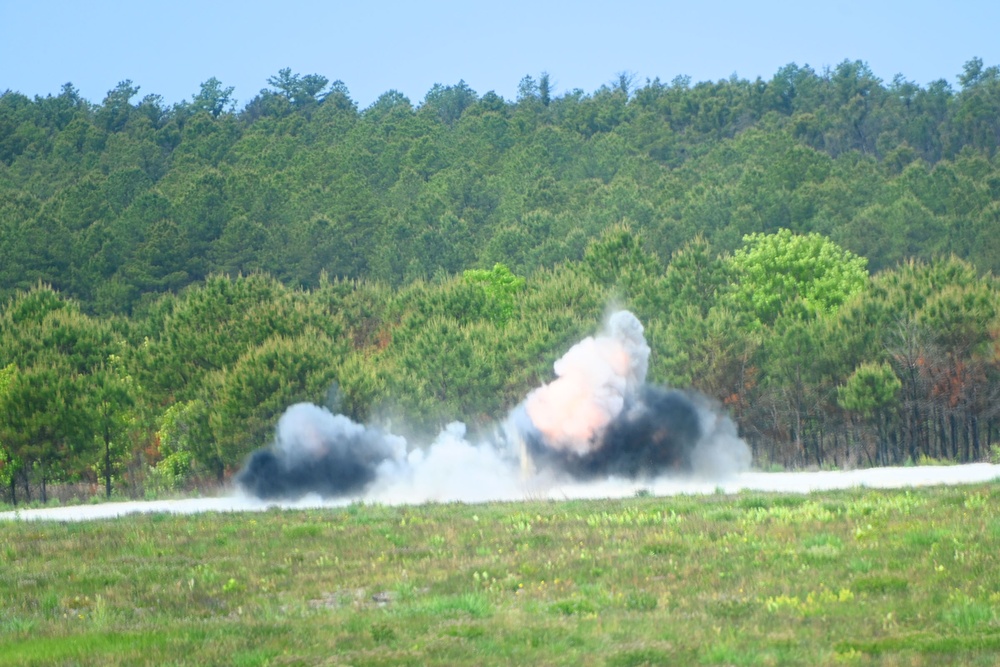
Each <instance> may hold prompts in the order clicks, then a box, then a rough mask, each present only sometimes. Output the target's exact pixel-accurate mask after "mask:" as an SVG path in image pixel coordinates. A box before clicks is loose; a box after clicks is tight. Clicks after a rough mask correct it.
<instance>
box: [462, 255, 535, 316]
mask: <svg viewBox="0 0 1000 667" xmlns="http://www.w3.org/2000/svg"><path fill="white" fill-rule="evenodd" d="M463 276H464V278H465V282H467V283H469V284H471V285H477V286H478V287H480V288H481V289H482V290H483V292H484V293H485V294H486V301H487V304H488V308H489V311H490V315H489V317H490V319H491V320H492V321H493V323H494V324H497V325H498V326H501V327H502V326H503V325H504V324H506V323H507V322H508V321H509V320H510V318H511V317H513V316H514V310H515V306H516V304H517V295H518V293H519V292H521V291H522V290H524V285H525V281H524V278H521V277H520V276H515V275H514V274H513V273H511V271H510V269H509V268H507V267H506V266H505V265H504V264H500V263H499V262H498V263H496V264H494V265H493V268H492V269H491V270H489V271H487V270H485V269H469V270H467V271H465V273H464V274H463Z"/></svg>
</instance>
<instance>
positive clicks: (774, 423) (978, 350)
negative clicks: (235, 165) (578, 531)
mask: <svg viewBox="0 0 1000 667" xmlns="http://www.w3.org/2000/svg"><path fill="white" fill-rule="evenodd" d="M612 303H615V304H619V305H621V306H625V307H628V308H630V309H631V310H633V311H634V312H635V313H636V314H637V315H638V316H639V317H640V319H642V321H643V322H644V323H645V325H646V333H647V338H648V340H649V342H650V345H651V347H652V359H651V363H652V365H651V368H650V373H649V379H650V381H652V382H655V383H660V384H669V385H672V386H677V387H682V388H690V389H694V390H698V391H700V392H703V393H704V394H706V395H707V396H709V397H710V398H711V399H713V400H715V401H716V402H717V403H718V404H719V406H720V409H722V410H726V411H728V412H730V413H731V414H732V415H733V416H734V417H735V419H736V420H737V422H738V423H739V425H740V429H741V433H742V435H743V436H744V438H745V439H746V440H747V441H748V442H749V443H750V445H751V446H752V449H753V453H754V459H755V462H756V464H757V465H759V466H762V467H767V466H770V465H782V466H804V465H819V466H828V465H836V466H867V465H886V464H904V463H907V462H920V461H922V460H925V459H928V458H930V459H948V460H953V461H974V460H982V459H984V458H986V457H989V456H995V455H996V453H997V452H996V449H995V448H996V447H997V446H998V437H1000V421H998V414H997V413H998V411H1000V409H998V408H1000V284H998V282H997V280H996V279H995V278H993V277H992V276H991V275H989V274H985V275H984V274H982V273H981V272H979V271H977V270H976V269H975V268H974V267H973V266H972V265H971V264H969V263H967V262H965V261H963V260H960V259H958V258H955V257H949V258H940V259H936V260H933V261H931V262H922V261H916V260H914V261H909V262H906V263H904V264H902V265H901V266H899V267H897V268H894V269H890V270H887V271H883V272H881V273H879V274H877V275H876V276H875V277H873V278H872V277H869V274H868V271H867V267H866V260H865V259H864V258H862V257H858V256H856V255H854V254H853V253H851V252H850V251H847V250H844V249H842V248H840V247H839V246H837V245H836V244H834V243H833V242H831V241H830V240H829V239H827V238H825V237H823V236H820V235H818V234H811V235H798V234H793V233H792V232H790V231H788V230H782V231H779V232H777V233H774V234H769V235H765V234H756V235H749V236H747V237H746V238H745V239H744V241H743V243H742V245H741V247H740V248H738V249H737V250H736V251H735V252H733V253H718V252H717V251H715V250H714V249H712V248H711V246H710V245H709V243H708V242H707V241H705V240H704V239H703V238H701V237H698V238H696V239H694V240H693V241H691V242H689V243H687V244H685V245H684V246H683V247H682V248H680V249H679V250H678V251H676V252H675V253H674V254H673V255H672V256H671V258H669V260H668V261H666V262H664V261H663V260H662V259H661V258H660V257H659V256H658V255H657V254H656V253H655V252H653V251H652V250H650V249H649V248H648V247H646V246H645V245H644V243H643V239H642V238H641V236H639V235H638V234H636V233H635V232H634V231H632V230H631V229H629V228H628V227H625V226H621V225H615V226H612V227H611V228H609V229H608V230H606V231H605V233H604V234H602V236H601V237H599V238H598V239H595V240H593V241H591V242H590V243H589V244H588V246H587V248H586V249H585V251H584V253H583V258H582V259H581V260H580V261H577V262H568V263H564V264H561V265H559V266H557V267H555V268H554V269H543V270H539V271H537V272H536V273H535V274H534V275H532V276H531V277H529V278H524V277H519V276H517V275H516V274H513V273H512V272H511V271H510V270H509V269H508V268H507V267H506V266H504V265H502V264H497V265H495V266H494V267H493V268H492V269H489V270H468V271H465V272H463V273H462V274H458V275H455V276H448V277H443V278H441V279H440V280H435V281H423V280H416V281H414V282H412V283H410V284H408V285H406V286H404V287H400V288H393V287H390V286H387V285H385V284H384V283H378V282H372V281H343V280H331V279H329V278H327V277H326V276H325V274H323V275H321V276H320V279H319V281H318V285H317V286H316V287H314V288H311V289H304V288H298V287H288V286H285V285H284V284H283V283H281V282H280V281H278V280H276V279H275V278H273V277H271V276H267V275H264V274H253V275H249V276H241V277H225V276H211V277H209V278H208V279H207V280H206V281H204V282H203V283H201V284H198V285H194V286H191V287H189V288H187V289H185V290H184V291H182V292H181V293H180V294H177V295H174V294H168V295H165V296H162V297H160V298H158V299H157V300H155V301H152V302H150V303H149V304H148V305H147V307H146V308H145V309H144V311H143V313H142V315H141V316H140V315H136V316H132V317H122V316H107V317H94V316H90V315H87V314H86V313H83V312H82V310H81V308H80V305H79V303H78V302H76V301H74V300H72V299H69V298H66V297H64V296H63V295H60V294H59V293H58V292H56V291H54V290H52V289H51V288H50V287H48V286H44V285H39V286H36V287H35V288H33V289H31V290H29V291H27V292H22V293H19V294H18V295H16V296H15V297H14V298H13V299H12V300H11V301H10V302H9V303H8V304H7V305H6V307H5V308H4V309H3V311H2V313H0V359H2V360H4V362H3V365H2V366H0V368H2V370H0V482H2V485H3V494H4V495H5V496H6V497H7V499H8V500H17V499H20V500H24V499H26V498H29V497H35V498H38V497H39V496H41V497H42V498H43V499H44V497H45V495H46V493H47V488H48V487H50V486H51V485H52V484H53V483H59V484H67V483H84V484H91V485H94V486H93V488H94V489H96V488H97V485H98V484H100V488H101V489H102V490H103V491H104V492H106V493H108V494H110V493H111V491H112V490H113V489H119V490H120V491H121V492H123V493H127V494H131V495H136V494H141V493H142V492H143V491H145V492H155V491H157V490H159V491H162V490H169V489H176V488H181V487H184V486H185V485H188V484H192V483H197V482H198V480H202V481H205V480H208V481H211V482H213V483H214V482H218V481H224V480H226V479H227V478H228V476H229V475H230V474H232V473H233V472H234V471H235V470H236V469H238V467H239V466H240V464H241V463H242V461H243V460H244V459H245V457H246V456H247V455H248V454H249V453H250V452H251V451H253V450H254V449H257V448H259V447H261V446H264V445H266V444H268V443H269V442H270V441H271V438H272V437H273V429H274V425H275V423H276V421H277V418H278V416H280V414H281V412H282V411H283V410H284V409H285V408H286V407H287V406H288V405H290V404H292V403H295V402H298V401H305V400H308V401H312V402H315V403H317V404H321V405H326V406H328V407H329V408H330V409H331V410H334V411H338V412H341V413H344V414H347V415H348V416H350V417H352V418H354V419H355V420H359V421H367V422H375V423H380V424H383V425H387V426H388V427H389V428H391V429H392V430H393V431H394V432H397V433H401V434H404V435H407V436H411V437H415V438H417V440H418V441H419V440H420V438H429V437H433V435H434V433H436V432H437V431H438V430H439V429H440V428H441V427H443V426H444V425H445V424H447V423H448V422H450V421H453V420H455V419H462V420H464V421H466V422H467V423H468V424H469V426H470V427H471V431H472V432H473V433H475V432H477V431H481V432H488V431H489V430H490V429H491V428H492V427H493V426H494V425H495V424H496V420H498V419H500V418H502V417H503V416H504V415H505V414H506V413H507V411H509V410H510V409H511V408H513V407H514V406H515V405H516V404H517V403H518V402H520V401H521V400H522V399H523V397H524V396H525V395H526V394H527V393H528V391H530V390H531V389H532V388H534V387H535V386H538V385H539V384H540V383H542V382H546V381H549V380H550V379H551V378H552V363H553V361H554V360H555V359H557V358H558V357H559V356H561V355H562V354H563V353H564V352H565V351H566V350H567V349H568V348H569V347H570V346H571V345H572V344H573V343H574V342H576V341H577V340H579V339H580V338H582V337H583V336H585V335H588V334H591V333H593V332H594V331H595V330H596V329H597V328H598V326H599V323H600V321H601V320H602V319H603V317H604V316H605V315H606V314H607V312H608V308H609V305H608V304H612ZM472 437H476V436H475V435H473V436H472ZM425 442H426V440H425ZM32 494H34V495H33V496H32Z"/></svg>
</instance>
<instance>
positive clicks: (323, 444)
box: [236, 403, 406, 498]
mask: <svg viewBox="0 0 1000 667" xmlns="http://www.w3.org/2000/svg"><path fill="white" fill-rule="evenodd" d="M405 453H406V441H405V440H403V438H400V437H399V436H395V435H391V434H388V433H382V432H381V431H379V430H377V429H372V428H368V427H366V426H362V425H361V424H356V423H354V422H353V421H351V420H350V419H348V418H347V417H345V416H344V415H335V414H332V413H331V412H330V411H329V410H327V409H326V408H321V407H319V406H316V405H313V404H311V403H298V404H296V405H293V406H292V407H290V408H288V409H287V410H285V414H283V415H282V416H281V419H279V420H278V427H277V429H276V434H275V441H274V446H273V447H271V448H269V449H260V450H257V451H256V452H254V453H253V454H252V455H251V456H250V459H249V460H248V461H247V464H246V466H245V467H244V468H243V470H242V471H240V473H239V475H237V477H236V482H237V484H239V485H240V486H241V487H243V488H244V489H245V490H246V491H248V492H250V493H252V494H253V495H255V496H257V497H258V498H287V497H296V496H301V495H303V494H305V493H318V494H319V495H321V496H339V495H345V494H350V493H358V492H360V491H361V490H362V489H364V488H365V486H367V485H368V484H370V483H371V482H372V481H373V480H374V479H375V469H376V468H377V467H378V465H379V464H381V463H382V462H383V461H386V460H390V459H399V458H401V457H403V456H404V455H405Z"/></svg>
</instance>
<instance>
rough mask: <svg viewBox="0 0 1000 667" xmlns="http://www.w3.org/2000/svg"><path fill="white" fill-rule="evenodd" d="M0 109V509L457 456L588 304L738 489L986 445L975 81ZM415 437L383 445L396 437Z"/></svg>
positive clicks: (586, 319)
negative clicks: (745, 457)
mask: <svg viewBox="0 0 1000 667" xmlns="http://www.w3.org/2000/svg"><path fill="white" fill-rule="evenodd" d="M268 84H269V88H267V89H265V90H263V91H261V94H260V95H259V96H257V97H256V98H254V99H253V100H251V101H250V102H249V103H248V104H246V105H245V106H244V107H243V108H242V109H240V110H237V109H235V108H234V105H233V104H232V101H231V99H230V96H231V89H227V88H225V87H223V86H222V84H221V83H220V82H219V81H217V80H215V79H211V80H209V81H208V82H206V83H204V84H202V85H201V87H200V91H199V92H198V93H197V94H195V95H194V96H193V98H192V100H191V101H190V102H185V103H182V104H179V105H174V106H171V107H168V106H166V105H165V104H163V102H162V100H160V99H159V98H157V97H156V96H146V97H142V98H138V99H137V96H138V88H137V87H136V86H134V85H133V84H132V83H130V82H124V83H122V84H120V85H119V86H118V87H117V88H115V89H114V90H112V91H110V92H109V94H108V96H107V98H106V99H105V100H103V101H102V103H101V104H91V103H89V102H87V101H86V100H83V99H81V98H80V97H79V95H78V94H77V93H76V92H75V90H74V89H73V88H72V86H69V85H67V86H66V87H65V88H64V89H63V91H62V92H61V93H60V94H59V95H53V96H49V97H45V98H40V97H39V98H35V99H33V100H32V99H28V98H27V97H24V96H22V95H19V94H17V93H14V92H7V93H5V94H3V95H0V304H2V305H0V308H2V311H0V485H2V488H3V489H4V491H3V493H4V494H5V495H6V497H7V498H8V499H10V500H16V499H25V498H26V497H27V496H28V495H33V496H35V497H38V496H41V497H44V496H45V495H46V493H47V489H48V487H49V485H51V484H52V483H58V484H66V483H86V484H97V483H100V484H101V485H102V487H103V489H104V491H105V492H109V491H110V490H111V489H113V488H118V489H120V490H122V491H123V492H125V493H129V494H132V495H134V494H139V493H141V492H142V490H143V489H144V488H145V489H147V490H155V489H169V488H174V487H176V486H178V485H185V484H191V483H195V482H197V481H198V480H199V479H207V480H212V481H216V480H220V479H225V478H226V476H227V475H228V474H230V473H231V472H232V471H233V470H234V468H235V467H237V466H238V465H239V464H240V462H241V461H242V460H243V457H244V456H246V454H247V453H248V452H249V451H251V450H253V449H255V448H257V447H259V446H261V445H263V444H266V443H267V442H268V441H269V440H270V437H271V433H272V429H273V426H274V422H275V420H276V418H277V416H278V415H279V414H280V413H281V411H282V410H283V409H284V408H285V407H286V406H287V405H289V404H290V403H293V402H296V401H300V400H310V401H313V402H317V403H320V404H325V405H328V406H330V407H331V408H332V409H337V410H340V411H342V412H344V413H345V414H348V415H349V416H351V417H353V418H355V419H359V420H375V421H379V422H383V423H387V424H391V425H392V428H393V429H394V430H396V431H399V432H403V433H404V434H418V435H420V434H423V435H426V434H428V433H433V432H434V431H435V430H436V429H437V428H439V427H440V426H441V425H442V424H444V423H446V422H448V421H450V420H453V419H463V420H465V421H467V422H469V423H470V425H471V426H473V427H474V428H475V427H484V428H488V427H489V425H490V424H491V423H492V420H493V419H495V418H497V417H498V416H501V415H503V414H504V413H505V412H506V411H507V410H509V409H510V408H511V407H512V406H514V405H515V404H516V403H517V402H518V401H519V400H521V398H522V397H523V396H524V395H525V394H526V393H527V391H529V390H530V389H531V388H532V387H534V386H537V385H538V384H539V383H541V382H543V381H546V380H548V379H550V378H551V373H552V371H551V363H552V362H553V361H554V360H555V359H556V358H558V357H559V356H560V355H561V354H562V353H563V352H565V351H566V349H567V348H568V347H569V346H570V345H571V344H572V343H573V342H574V341H576V340H578V339H579V338H580V337H582V336H584V335H587V334H590V333H592V332H593V331H594V330H595V329H596V327H597V326H598V323H599V322H600V320H601V319H602V317H603V316H604V314H605V312H606V309H607V308H608V307H609V304H611V303H616V304H619V305H622V306H625V307H628V308H630V309H632V310H633V311H635V312H636V313H637V314H638V315H639V317H640V318H641V319H642V321H643V322H644V323H645V324H646V326H647V334H648V338H649V340H650V342H651V345H652V347H653V359H652V363H653V367H652V369H651V373H650V378H651V379H652V380H653V381H656V382H660V383H666V384H671V385H673V386H678V387H683V388H688V387H690V388H693V389H696V390H699V391H702V392H704V393H705V394H706V395H708V396H709V397H711V398H712V399H714V400H716V401H718V402H719V403H720V404H721V405H722V406H723V408H725V409H727V410H729V411H730V412H731V413H732V414H733V415H734V417H735V418H736V419H737V421H738V423H739V424H740V428H741V432H742V434H743V436H744V437H745V438H746V439H747V441H748V442H749V443H750V444H751V445H752V447H753V449H754V454H755V458H756V461H757V462H758V463H759V464H760V465H768V464H772V463H773V464H780V465H788V466H801V465H869V464H888V463H903V462H906V461H914V462H917V461H919V460H920V459H921V458H934V459H940V458H947V459H953V460H959V461H970V460H978V459H981V458H984V457H986V456H988V455H990V453H991V448H992V447H993V446H994V445H995V443H996V442H997V437H998V431H997V429H998V424H997V415H996V411H997V409H998V406H1000V396H998V393H1000V384H998V376H997V372H998V363H1000V362H998V356H1000V342H998V335H1000V333H998V320H997V309H998V297H997V294H998V292H997V284H996V279H995V278H994V277H993V274H994V273H995V272H996V271H997V270H998V267H1000V245H998V244H1000V240H998V238H997V237H998V235H997V233H996V232H997V229H998V228H1000V171H998V164H997V161H998V158H997V146H998V142H1000V125H998V121H997V119H998V118H1000V69H998V68H997V67H985V66H984V65H983V63H982V62H981V61H979V60H978V59H974V60H972V61H970V62H969V63H967V64H966V66H965V68H964V71H963V73H962V75H961V76H960V77H959V84H960V89H958V90H957V91H956V90H953V89H952V88H951V87H950V86H949V85H948V84H946V83H945V82H937V83H934V84H931V85H929V86H928V87H926V88H922V87H920V86H916V85H914V84H912V83H910V82H907V81H905V80H904V79H902V78H897V79H894V80H893V81H892V82H891V83H888V84H886V83H884V82H882V81H879V80H878V79H876V78H875V77H874V76H873V75H872V74H871V72H870V71H869V70H868V68H867V67H866V66H865V65H864V64H863V63H857V62H844V63H842V64H841V65H839V66H837V67H836V68H834V69H832V70H829V71H823V72H816V71H813V70H811V69H809V68H800V67H797V66H794V65H790V66H788V67H786V68H783V69H782V70H781V71H779V72H778V73H777V74H776V75H775V76H774V78H772V79H771V80H770V81H762V80H757V81H746V80H740V79H735V78H734V79H729V80H725V81H719V82H714V83H711V82H709V83H698V84H692V83H691V82H690V81H689V80H686V79H683V78H679V79H676V80H674V81H673V82H671V83H670V84H663V83H662V82H660V81H650V82H647V83H646V84H645V85H644V86H641V87H640V86H635V85H634V84H633V82H632V81H630V80H628V78H627V77H623V78H622V79H621V80H620V81H618V82H615V83H614V84H611V85H608V86H605V87H603V88H601V89H600V90H598V91H596V92H594V93H593V94H589V95H588V94H584V93H583V92H581V91H573V92H570V93H565V94H562V95H559V96H556V95H554V94H553V92H552V90H551V86H550V81H549V78H548V77H547V76H546V75H542V76H540V77H538V78H537V79H534V78H531V77H526V78H525V79H524V80H523V81H522V82H521V87H520V93H519V96H518V99H517V100H516V101H507V100H504V99H502V98H500V97H498V96H496V95H494V94H492V93H486V94H484V95H479V94H477V93H476V92H475V91H472V90H470V89H469V88H468V87H467V86H466V85H464V84H463V83H459V84H458V85H454V86H435V88H434V89H432V90H431V91H430V92H429V93H428V94H427V96H426V97H425V99H424V100H423V101H422V102H421V103H420V104H419V105H413V104H412V103H411V102H410V101H409V100H407V99H406V98H405V97H403V96H401V95H399V94H398V93H395V92H389V93H386V94H385V95H383V96H382V97H381V98H380V99H379V100H378V101H377V102H376V103H375V104H373V105H372V106H371V107H369V108H367V109H364V110H359V109H358V108H357V105H356V104H355V103H354V102H353V101H352V100H351V98H350V95H349V93H348V91H347V89H346V88H345V87H344V86H343V84H341V83H340V82H334V83H333V84H331V83H329V81H328V80H327V79H326V78H324V77H322V76H319V75H307V76H300V75H296V74H292V73H291V72H290V71H289V70H283V71H282V72H280V73H279V74H278V75H277V76H275V77H272V78H271V79H269V81H268ZM407 431H412V433H407Z"/></svg>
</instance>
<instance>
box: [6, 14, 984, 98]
mask: <svg viewBox="0 0 1000 667" xmlns="http://www.w3.org/2000/svg"><path fill="white" fill-rule="evenodd" d="M998 31H1000V2H997V1H996V0H993V1H992V2H973V1H969V0H952V2H949V3H944V2H940V1H937V2H931V1H930V0H908V1H905V2H900V1H896V0H892V1H886V2H880V1H879V0H867V1H865V2H858V1H856V0H839V1H838V0H834V1H833V2H823V3H815V2H803V1H801V0H799V1H797V2H776V1H771V2H767V1H758V2H746V1H745V2H736V1H728V0H727V1H721V2H711V1H704V2H696V1H695V0H687V1H685V2H653V1H646V2H642V1H639V0H616V1H615V2H594V1H590V0H577V1H575V2H546V1H545V0H534V1H532V2H525V1H523V0H504V1H495V2H489V3H484V2H476V1H475V0H457V1H452V0H443V1H438V2H434V1H432V0H431V1H428V0H425V1H423V2H420V1H417V0H412V1H410V2H398V1H388V0H367V1H366V0H353V1H352V2H336V1H330V2H317V1H306V0H283V1H282V2H274V3H265V2H253V0H249V1H247V0H244V1H243V2H227V1H221V0H197V1H195V0H170V1H169V2H155V3H154V2H142V1H141V0H128V1H127V2H126V1H122V2H112V1H110V0H86V1H84V0H62V1H56V0H31V1H27V0H0V35H2V37H0V92H2V91H4V90H8V89H9V90H15V91H19V92H21V93H24V94H26V95H29V96H34V95H43V96H44V95H47V94H57V93H58V92H59V89H60V87H61V86H62V84H64V83H67V82H72V83H73V84H74V85H75V86H76V87H77V88H78V89H79V90H80V92H81V94H82V95H83V96H84V97H86V98H87V99H89V100H91V101H94V102H100V101H101V100H102V99H103V98H104V96H105V94H106V93H107V91H108V90H109V89H111V88H114V87H115V85H116V84H117V83H118V82H119V81H122V80H124V79H131V80H132V81H133V83H134V84H137V85H138V86H139V87H140V94H139V95H140V97H141V96H143V95H147V94H159V95H162V96H163V98H164V100H165V101H166V102H167V103H174V102H179V101H181V100H184V99H190V98H191V97H192V95H193V94H194V93H196V92H197V91H198V89H199V85H200V84H201V83H202V82H203V81H205V80H207V79H209V78H210V77H213V76H214V77H217V78H218V79H219V80H221V81H222V83H223V85H225V86H234V87H235V88H236V90H235V93H234V97H235V98H236V99H237V100H238V101H239V106H240V107H242V106H243V104H245V103H246V102H247V101H249V100H250V99H251V98H253V96H254V95H256V94H257V92H258V91H259V90H260V89H261V88H264V87H266V86H267V79H268V77H270V76H273V75H275V74H277V72H278V70H280V69H282V68H284V67H289V68H291V69H292V72H293V73H298V74H321V75H323V76H325V77H327V78H328V79H330V80H331V81H333V80H335V79H340V80H342V81H344V83H346V84H347V87H348V88H349V90H350V91H351V96H352V97H353V98H354V99H355V101H357V102H358V104H359V105H360V106H361V107H362V108H364V107H366V106H368V105H370V104H371V103H372V102H373V101H375V99H376V98H377V97H378V96H379V95H380V94H382V93H384V92H386V91H388V90H391V89H395V90H398V91H400V92H402V93H403V94H405V95H406V96H408V97H409V98H410V100H411V101H412V102H414V103H419V102H420V101H421V100H422V99H423V97H424V95H425V94H426V93H427V91H428V90H429V89H430V88H431V86H432V85H434V84H435V83H441V84H445V85H450V84H454V83H457V82H458V81H459V80H460V79H464V80H465V82H466V83H467V84H468V85H469V86H471V87H472V88H473V89H474V90H476V91H477V92H478V93H479V94H483V93H485V92H487V91H489V90H493V91H495V92H497V93H498V94H500V95H502V96H503V97H505V98H508V99H513V98H515V97H516V93H517V84H518V82H519V81H520V80H521V78H522V77H523V76H524V75H526V74H531V75H532V76H535V77H537V76H538V74H540V73H541V72H548V73H549V75H550V77H551V80H552V82H553V83H554V86H555V87H554V92H555V94H556V95H559V94H561V93H564V92H566V91H569V90H572V89H574V88H580V89H582V90H584V91H585V92H587V93H591V92H593V91H594V90H596V89H597V88H599V87H600V86H601V85H602V84H605V83H609V82H611V81H612V80H613V79H615V78H616V76H617V74H618V73H620V72H628V73H631V74H634V75H635V77H636V81H637V83H643V82H644V81H645V80H646V79H647V78H650V79H652V78H656V77H659V78H660V79H661V80H663V81H667V82H669V81H670V80H672V79H673V78H674V77H676V76H678V75H688V76H690V77H691V78H692V79H693V80H694V81H695V82H697V81H704V80H717V79H722V78H727V77H729V76H730V75H732V74H734V73H735V74H736V75H737V76H739V77H741V78H748V79H753V78H756V77H757V76H761V77H763V78H765V79H769V78H771V76H773V75H774V73H775V72H776V71H777V70H778V69H779V68H780V67H782V66H783V65H786V64H788V63H792V62H794V63H796V64H799V65H806V64H808V65H810V66H812V67H813V68H815V69H817V70H822V69H823V68H824V67H827V66H831V67H832V66H835V65H837V64H838V63H840V62H841V61H843V60H844V59H850V60H863V61H865V62H867V63H868V65H869V66H870V67H871V69H872V70H873V71H874V73H875V74H876V75H877V76H879V77H880V78H882V79H884V80H887V81H888V80H891V79H892V77H893V76H894V75H895V74H897V73H901V74H903V75H904V76H905V77H906V78H907V79H908V80H911V81H915V82H916V83H918V84H920V85H922V86H924V85H926V84H928V83H929V82H931V81H934V80H936V79H942V78H943V79H947V80H948V81H950V82H951V83H952V84H953V85H956V86H957V84H956V75H957V74H958V73H960V72H961V71H962V65H963V64H964V63H965V62H966V61H968V60H970V59H971V58H973V57H977V56H978V57H980V58H982V59H983V60H984V61H985V63H986V64H987V65H1000V39H998V37H997V35H998Z"/></svg>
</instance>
